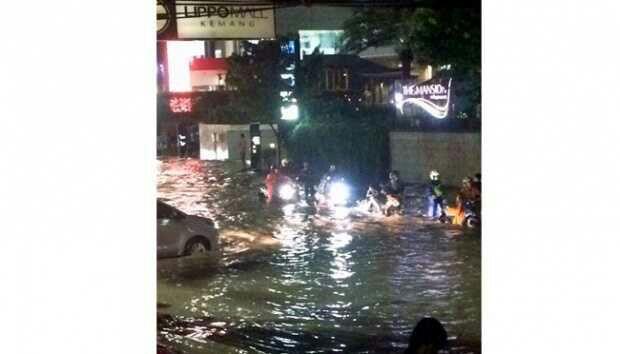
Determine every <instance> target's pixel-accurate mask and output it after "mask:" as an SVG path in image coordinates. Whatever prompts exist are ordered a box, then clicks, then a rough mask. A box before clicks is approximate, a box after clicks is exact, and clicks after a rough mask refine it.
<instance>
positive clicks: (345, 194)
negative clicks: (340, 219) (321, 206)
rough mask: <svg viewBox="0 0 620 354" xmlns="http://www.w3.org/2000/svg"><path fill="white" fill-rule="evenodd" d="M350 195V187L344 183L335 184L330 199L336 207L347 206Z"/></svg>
mask: <svg viewBox="0 0 620 354" xmlns="http://www.w3.org/2000/svg"><path fill="white" fill-rule="evenodd" d="M350 195H351V192H350V191H349V186H347V185H346V184H345V183H343V182H334V183H332V185H331V186H330V188H329V199H330V201H331V202H332V203H334V204H336V205H338V204H346V203H347V201H348V200H349V197H350Z"/></svg>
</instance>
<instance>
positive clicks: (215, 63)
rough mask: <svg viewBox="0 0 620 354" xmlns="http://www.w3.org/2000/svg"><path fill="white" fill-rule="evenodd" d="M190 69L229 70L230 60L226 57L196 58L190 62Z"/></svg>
mask: <svg viewBox="0 0 620 354" xmlns="http://www.w3.org/2000/svg"><path fill="white" fill-rule="evenodd" d="M190 70H192V71H198V70H224V71H228V62H227V61H226V59H224V58H205V57H198V58H194V59H193V60H192V62H191V63H190Z"/></svg>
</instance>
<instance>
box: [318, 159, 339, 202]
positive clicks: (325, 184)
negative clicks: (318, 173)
mask: <svg viewBox="0 0 620 354" xmlns="http://www.w3.org/2000/svg"><path fill="white" fill-rule="evenodd" d="M334 179H336V165H330V166H329V170H328V171H327V172H326V173H325V174H324V175H323V177H321V181H320V182H319V188H318V192H319V193H320V194H323V195H326V194H327V191H328V190H329V185H330V184H331V183H332V182H333V181H334Z"/></svg>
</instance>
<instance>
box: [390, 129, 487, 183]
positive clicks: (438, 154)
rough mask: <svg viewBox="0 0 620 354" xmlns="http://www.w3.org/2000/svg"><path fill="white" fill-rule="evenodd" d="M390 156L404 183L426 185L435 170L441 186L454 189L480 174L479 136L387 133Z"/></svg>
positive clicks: (468, 134) (471, 134) (478, 134)
mask: <svg viewBox="0 0 620 354" xmlns="http://www.w3.org/2000/svg"><path fill="white" fill-rule="evenodd" d="M390 153H391V166H392V169H395V170H398V171H399V172H400V175H401V178H402V179H403V180H404V181H406V182H426V181H427V180H428V174H429V172H430V171H431V170H437V171H439V173H440V174H441V180H442V181H443V183H444V184H446V185H453V186H458V185H460V183H461V180H462V179H463V177H465V176H473V175H474V174H475V173H478V172H480V171H481V162H480V161H481V160H480V155H481V149H480V133H421V132H391V133H390Z"/></svg>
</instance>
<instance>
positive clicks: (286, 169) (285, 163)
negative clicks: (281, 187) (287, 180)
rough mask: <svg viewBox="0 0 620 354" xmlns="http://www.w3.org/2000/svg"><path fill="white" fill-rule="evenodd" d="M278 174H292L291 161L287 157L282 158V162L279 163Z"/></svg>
mask: <svg viewBox="0 0 620 354" xmlns="http://www.w3.org/2000/svg"><path fill="white" fill-rule="evenodd" d="M280 175H282V176H289V177H290V176H292V175H293V171H292V170H291V163H290V162H289V160H287V159H282V163H281V164H280Z"/></svg>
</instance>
